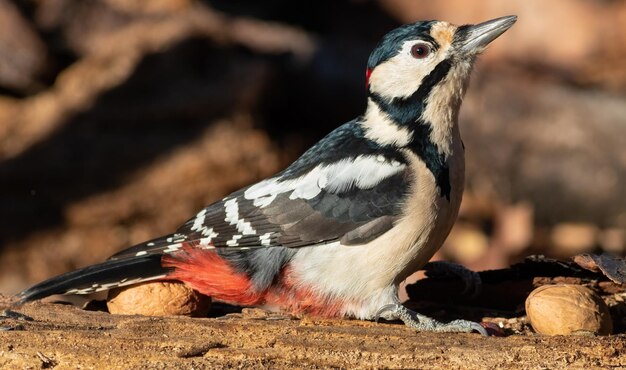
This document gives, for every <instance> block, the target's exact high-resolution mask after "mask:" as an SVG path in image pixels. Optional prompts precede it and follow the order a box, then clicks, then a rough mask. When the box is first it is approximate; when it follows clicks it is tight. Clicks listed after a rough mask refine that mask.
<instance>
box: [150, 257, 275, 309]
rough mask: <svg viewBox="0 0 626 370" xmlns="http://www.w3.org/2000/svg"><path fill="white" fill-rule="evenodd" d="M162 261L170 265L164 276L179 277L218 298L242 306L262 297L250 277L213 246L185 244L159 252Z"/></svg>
mask: <svg viewBox="0 0 626 370" xmlns="http://www.w3.org/2000/svg"><path fill="white" fill-rule="evenodd" d="M162 264H163V266H164V267H173V268H174V271H173V272H172V273H171V274H169V275H168V276H167V278H168V279H171V280H180V281H182V282H184V283H186V284H188V285H189V286H191V287H192V288H193V289H195V290H197V291H199V292H200V293H202V294H205V295H208V296H210V297H211V298H214V299H217V300H219V301H223V302H227V303H233V304H238V305H244V306H254V305H258V304H260V303H261V302H262V301H263V295H264V292H256V291H255V289H254V287H253V284H252V281H250V278H249V277H248V276H246V275H245V274H242V273H239V272H237V271H235V269H233V268H232V267H231V266H230V265H229V264H228V262H227V261H226V260H224V259H223V258H221V257H220V256H219V255H218V254H217V253H216V252H215V251H214V250H205V249H200V248H194V247H187V248H184V249H183V250H182V251H181V252H179V253H177V254H176V255H173V256H172V255H165V256H163V260H162Z"/></svg>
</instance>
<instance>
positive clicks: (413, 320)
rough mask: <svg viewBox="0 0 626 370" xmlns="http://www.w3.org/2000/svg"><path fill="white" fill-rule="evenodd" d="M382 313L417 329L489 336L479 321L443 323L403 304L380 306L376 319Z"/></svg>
mask: <svg viewBox="0 0 626 370" xmlns="http://www.w3.org/2000/svg"><path fill="white" fill-rule="evenodd" d="M382 314H386V316H387V317H392V318H394V319H397V320H401V321H402V322H404V324H405V325H406V326H408V327H410V328H413V329H416V330H417V331H432V332H438V333H471V332H473V331H477V332H478V333H480V334H481V335H483V336H488V335H489V334H488V333H487V330H486V329H485V328H483V327H482V326H481V325H480V324H479V323H477V322H473V321H468V320H454V321H451V322H449V323H443V322H440V321H437V320H435V319H431V318H430V317H428V316H424V315H421V314H419V313H417V312H414V311H411V310H409V309H408V308H406V307H404V306H403V305H401V304H388V305H385V306H383V307H381V308H380V310H378V312H377V313H376V321H378V319H379V318H380V317H381V315H382Z"/></svg>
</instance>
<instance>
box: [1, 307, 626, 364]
mask: <svg viewBox="0 0 626 370" xmlns="http://www.w3.org/2000/svg"><path fill="white" fill-rule="evenodd" d="M9 303H10V302H9V299H8V298H4V299H3V298H1V297H0V307H1V306H5V307H6V305H8V304H9ZM16 310H17V311H19V312H21V313H23V314H26V315H28V316H30V317H32V318H33V321H25V320H7V319H5V320H3V321H0V325H2V326H5V327H6V326H10V327H16V329H17V330H11V331H0V343H1V344H0V367H1V368H3V369H4V368H15V369H24V368H60V369H64V368H78V367H80V368H97V369H100V368H119V369H128V368H135V369H137V368H168V369H172V368H175V369H178V368H185V369H189V368H224V367H228V368H232V367H234V368H251V367H254V368H265V367H271V368H290V367H298V368H330V367H340V368H371V367H377V368H380V367H388V368H422V369H430V368H444V367H445V368H455V369H456V368H459V369H460V368H463V369H470V368H472V369H477V368H504V369H513V368H515V369H520V368H533V369H537V368H552V369H554V368H564V367H574V368H583V367H585V368H605V367H618V366H626V335H624V334H620V335H614V336H606V337H576V336H570V337H546V336H539V335H512V336H509V337H506V338H499V337H489V338H485V337H481V336H479V335H478V334H432V333H416V332H414V331H413V330H411V329H409V328H406V327H404V326H403V325H400V324H395V323H379V324H377V323H373V322H363V321H355V320H316V319H308V318H304V319H301V320H296V319H291V318H284V317H280V316H272V315H269V314H265V313H264V311H261V310H253V309H248V310H243V312H242V313H234V314H228V315H226V316H221V317H213V318H201V319H199V318H185V317H145V316H116V315H110V314H108V313H105V312H92V311H84V310H81V309H79V308H77V307H74V306H69V305H61V304H52V303H33V304H28V305H26V306H23V307H20V308H18V309H16Z"/></svg>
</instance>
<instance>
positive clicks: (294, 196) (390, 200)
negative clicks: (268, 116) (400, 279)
mask: <svg viewBox="0 0 626 370" xmlns="http://www.w3.org/2000/svg"><path fill="white" fill-rule="evenodd" d="M407 172H408V170H407V163H406V161H405V159H404V157H403V156H402V155H401V153H400V152H398V151H397V149H395V148H393V147H381V146H379V145H377V144H375V143H373V142H371V141H370V140H368V139H366V138H364V137H363V134H362V131H361V130H360V125H358V124H357V123H356V122H354V121H353V122H350V123H347V124H345V125H343V126H341V127H340V128H338V129H337V130H335V131H333V132H332V133H331V134H329V135H328V136H327V137H326V138H324V139H322V141H320V142H319V143H318V144H317V145H315V146H314V147H312V148H311V149H310V150H309V151H307V152H306V153H305V154H304V155H303V156H302V157H300V159H298V160H297V161H296V162H294V163H293V164H292V165H291V166H290V167H288V168H287V169H286V170H284V171H283V172H281V173H279V174H277V175H276V176H274V177H272V178H269V179H267V180H263V181H261V182H259V183H257V184H255V185H252V186H250V187H248V188H245V189H242V190H240V191H237V192H235V193H233V194H231V195H229V196H228V197H226V198H224V199H223V200H222V201H220V202H217V203H214V204H212V205H210V206H208V207H207V208H205V209H203V210H202V211H200V212H199V213H198V214H197V215H196V216H195V217H194V218H192V219H191V220H189V221H188V222H187V223H185V224H184V225H183V226H182V227H181V228H180V229H178V230H177V231H176V233H175V234H173V235H170V236H169V237H168V238H167V241H165V240H163V239H160V240H155V241H152V242H149V243H152V245H151V246H148V245H146V244H144V245H143V246H137V247H134V248H131V249H129V250H126V251H123V252H121V253H120V255H121V254H123V255H128V253H133V252H140V253H143V252H145V253H150V250H155V251H156V250H157V249H160V250H161V252H163V251H165V252H171V251H174V250H175V249H176V248H177V246H178V245H179V244H180V243H182V242H193V243H195V244H197V245H198V246H200V247H206V248H211V247H215V248H228V247H235V248H238V249H241V248H258V247H271V246H283V247H302V246H308V245H315V244H321V243H328V242H332V241H341V243H342V244H344V245H358V244H363V243H367V242H368V241H370V240H372V239H374V238H376V237H377V236H379V235H381V234H383V233H384V232H386V231H387V230H389V229H390V228H391V227H392V226H393V223H394V222H395V220H396V219H397V218H398V217H399V216H400V214H401V206H402V204H403V201H404V199H405V198H406V195H407V192H408V191H409V187H410V179H411V177H410V176H409V175H408V173H407ZM149 243H148V244H149ZM172 245H173V246H172ZM150 247H151V248H150ZM165 247H167V249H166V250H163V248H165ZM114 257H118V255H116V256H114Z"/></svg>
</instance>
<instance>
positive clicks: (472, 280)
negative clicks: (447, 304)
mask: <svg viewBox="0 0 626 370" xmlns="http://www.w3.org/2000/svg"><path fill="white" fill-rule="evenodd" d="M423 270H425V271H426V275H427V276H429V277H443V276H450V275H453V276H457V277H459V278H460V279H461V280H462V281H463V284H464V286H465V288H464V289H463V292H461V294H463V295H467V296H469V297H470V298H476V297H477V296H478V295H479V294H480V293H481V291H482V288H483V283H482V280H481V279H480V274H479V273H477V272H476V271H472V270H470V269H468V268H467V267H465V266H463V265H459V264H457V263H452V262H447V261H433V262H428V263H427V264H426V265H424V268H423Z"/></svg>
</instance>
